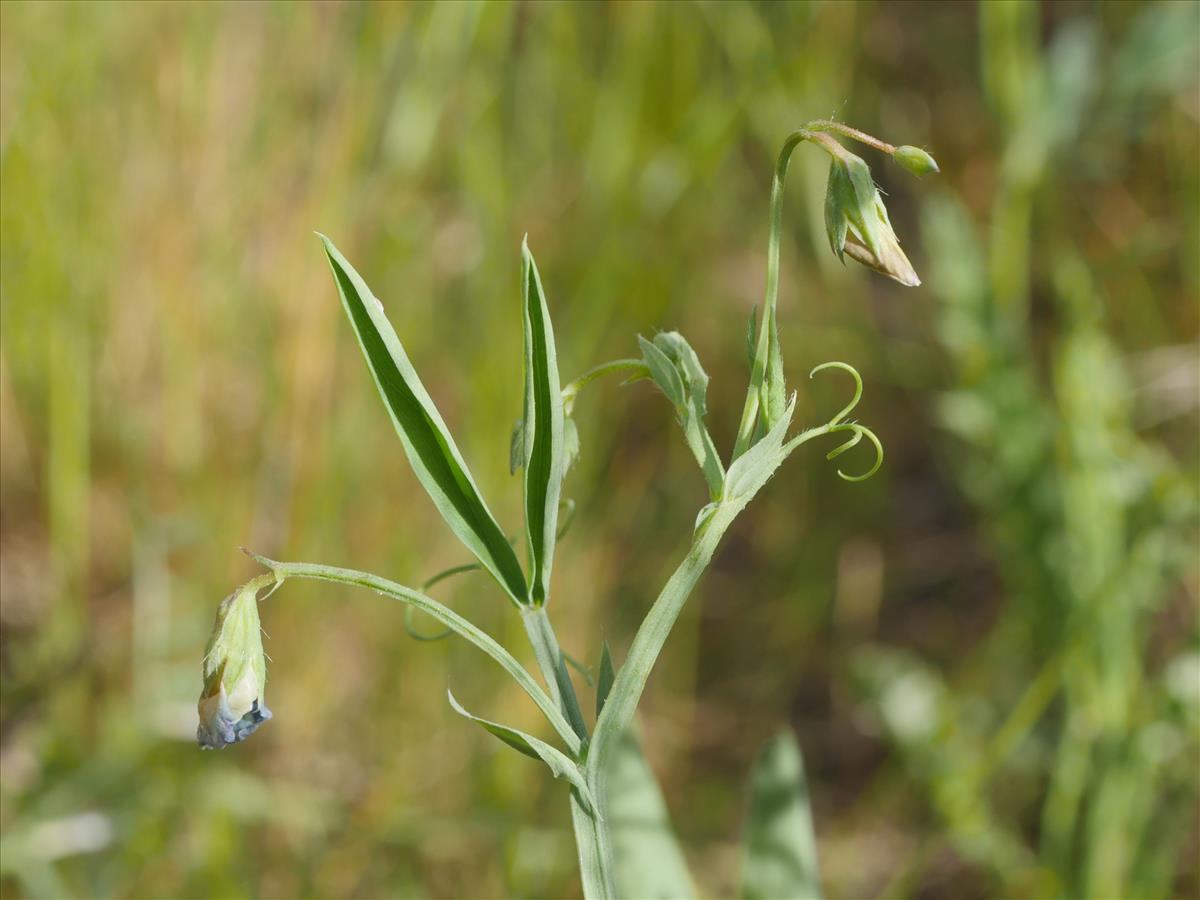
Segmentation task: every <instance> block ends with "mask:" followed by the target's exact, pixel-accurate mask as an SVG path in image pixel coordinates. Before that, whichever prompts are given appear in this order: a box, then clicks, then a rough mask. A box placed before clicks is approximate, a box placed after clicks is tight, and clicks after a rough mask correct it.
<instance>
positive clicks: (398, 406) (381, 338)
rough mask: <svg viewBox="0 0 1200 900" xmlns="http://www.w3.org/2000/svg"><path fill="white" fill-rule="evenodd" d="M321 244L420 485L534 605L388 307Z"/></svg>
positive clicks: (486, 562) (511, 587) (519, 598)
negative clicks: (401, 338)
mask: <svg viewBox="0 0 1200 900" xmlns="http://www.w3.org/2000/svg"><path fill="white" fill-rule="evenodd" d="M319 237H320V238H321V240H322V242H324V244H325V253H326V256H327V257H328V258H329V265H330V268H332V269H333V278H334V281H335V282H336V284H337V289H338V294H339V295H340V296H341V298H342V305H343V306H344V307H345V309H346V315H347V316H348V317H349V319H350V324H351V325H352V326H353V327H354V332H355V334H356V335H357V336H358V342H359V345H360V346H361V347H362V351H363V356H365V357H366V360H367V366H368V367H369V368H370V370H371V375H372V377H373V378H374V379H375V385H376V386H377V387H378V388H379V395H380V397H382V398H383V403H384V405H385V406H386V407H387V410H388V414H389V415H390V416H391V419H392V424H393V425H394V426H395V428H396V433H397V434H398V435H399V436H400V441H401V443H402V444H403V445H404V452H405V454H407V456H408V461H409V463H410V464H411V465H412V468H413V471H414V472H415V473H416V476H417V479H418V480H419V481H420V482H421V485H422V487H424V488H425V490H426V492H427V493H428V494H429V496H430V498H431V499H432V500H433V502H434V505H435V506H437V509H438V512H440V513H441V514H442V518H444V519H445V520H446V523H447V524H448V525H449V526H450V529H451V530H452V531H453V532H454V533H455V535H457V536H458V539H459V540H460V541H462V542H463V543H464V544H465V545H466V546H467V548H468V549H469V550H470V551H471V552H472V553H474V554H475V556H476V557H477V558H478V559H479V561H480V563H482V564H483V566H484V568H485V569H487V570H488V572H490V573H491V574H492V576H493V577H495V579H496V580H497V581H498V582H499V583H500V586H501V587H503V588H504V590H505V591H506V592H507V593H508V594H509V596H510V597H512V599H513V600H514V601H515V602H516V603H517V604H524V603H526V602H527V593H528V591H527V588H526V584H525V576H524V574H523V573H522V571H521V564H520V563H519V562H518V561H517V555H516V553H515V552H514V551H513V549H512V545H511V544H509V542H508V538H507V537H506V536H505V534H504V532H503V530H501V528H500V526H499V525H498V524H497V523H496V520H495V519H494V518H492V514H491V512H490V511H489V510H488V507H487V504H486V503H484V501H483V497H482V496H481V495H480V493H479V489H478V488H477V487H476V486H475V481H474V479H473V478H472V477H471V473H470V472H469V471H468V469H467V464H466V463H465V462H464V461H463V458H462V455H461V454H460V453H459V452H458V447H457V446H456V445H455V443H454V438H453V437H451V436H450V431H449V429H447V428H446V423H445V422H443V421H442V417H441V415H440V414H439V413H438V410H437V407H436V406H435V405H434V403H433V400H432V399H430V397H429V394H428V392H426V390H425V387H424V385H422V384H421V379H420V378H418V377H417V373H416V370H415V369H413V367H412V364H411V363H410V362H409V360H408V355H407V354H406V353H405V352H404V347H403V345H402V344H401V343H400V338H399V337H397V336H396V332H395V330H394V329H393V328H392V326H391V323H390V322H388V319H387V316H386V315H384V312H383V304H381V303H380V302H379V301H378V300H377V299H376V298H375V295H374V294H372V293H371V289H370V288H368V287H367V285H366V282H364V281H363V279H362V277H361V276H360V275H359V274H358V272H356V271H355V270H354V267H353V266H351V265H350V263H348V262H347V261H346V258H345V257H344V256H342V254H341V253H340V252H339V251H338V249H337V248H336V247H335V246H334V245H333V242H332V241H330V240H329V238H327V237H325V236H324V235H319Z"/></svg>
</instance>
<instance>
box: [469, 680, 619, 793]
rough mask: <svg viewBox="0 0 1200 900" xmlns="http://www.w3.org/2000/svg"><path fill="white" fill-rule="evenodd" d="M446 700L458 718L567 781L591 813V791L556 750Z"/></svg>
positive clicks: (577, 771) (573, 765) (581, 777)
mask: <svg viewBox="0 0 1200 900" xmlns="http://www.w3.org/2000/svg"><path fill="white" fill-rule="evenodd" d="M446 696H447V697H449V698H450V705H451V706H452V707H454V711H455V712H456V713H458V714H459V715H461V716H465V717H466V718H468V719H470V720H471V721H472V722H477V723H479V724H480V725H482V726H483V727H484V728H485V729H486V730H487V731H490V732H491V733H492V734H494V735H495V736H496V737H498V738H500V740H502V741H504V743H506V744H508V746H510V747H512V748H513V749H514V750H516V751H518V752H520V753H524V754H525V755H526V756H528V757H529V758H530V759H540V760H541V761H542V762H544V763H545V764H546V765H547V766H549V767H550V771H551V773H552V774H553V775H554V777H555V778H563V779H566V780H567V781H569V782H570V783H571V785H572V787H574V788H575V790H576V791H578V792H579V796H580V797H581V798H582V799H583V802H584V805H585V806H586V807H587V808H588V810H589V811H590V812H594V811H595V809H596V804H595V802H594V801H593V799H592V791H591V788H589V787H588V784H587V781H586V780H585V778H584V777H583V772H582V771H581V770H580V768H579V766H577V765H576V764H575V762H574V761H573V760H572V759H571V757H569V756H567V755H566V754H565V753H563V752H562V751H561V750H558V749H556V748H554V747H552V746H550V745H549V744H547V743H546V742H545V741H542V740H539V739H537V738H535V737H534V736H533V735H531V734H526V733H525V732H523V731H518V730H517V729H515V728H509V727H508V726H507V725H501V724H500V723H498V722H492V721H489V720H488V719H481V718H480V717H479V716H476V715H472V714H471V713H469V712H467V711H466V710H465V709H463V707H462V705H461V704H460V703H459V702H458V701H457V700H455V699H454V695H453V694H452V693H450V692H449V691H446Z"/></svg>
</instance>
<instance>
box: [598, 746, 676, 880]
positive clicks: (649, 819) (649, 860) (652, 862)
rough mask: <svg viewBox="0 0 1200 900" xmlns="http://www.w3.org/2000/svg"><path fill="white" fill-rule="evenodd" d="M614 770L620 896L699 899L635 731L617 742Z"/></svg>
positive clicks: (611, 808) (612, 805)
mask: <svg viewBox="0 0 1200 900" xmlns="http://www.w3.org/2000/svg"><path fill="white" fill-rule="evenodd" d="M609 766H610V768H609V775H608V821H609V827H610V828H611V829H612V843H613V868H614V870H615V871H614V875H615V880H616V883H617V892H618V894H619V896H622V897H647V898H650V897H653V898H662V900H667V898H690V897H695V896H696V886H695V885H694V884H693V882H692V876H691V874H690V873H689V872H688V867H687V860H686V859H685V858H684V855H683V851H682V850H681V849H680V847H679V842H678V841H677V840H676V838H675V832H674V830H673V829H672V828H671V819H670V815H669V813H668V811H667V804H666V801H665V800H664V799H663V795H662V790H661V789H660V788H659V786H658V781H657V779H656V778H655V777H654V771H653V770H652V769H651V768H650V765H649V763H647V762H646V758H645V756H643V755H642V749H641V747H639V746H638V742H637V738H636V737H634V735H633V733H632V732H631V731H627V732H626V733H625V734H624V735H623V736H622V738H621V740H620V741H619V742H618V744H617V746H616V748H615V752H614V754H613V758H612V760H611V761H610V762H609Z"/></svg>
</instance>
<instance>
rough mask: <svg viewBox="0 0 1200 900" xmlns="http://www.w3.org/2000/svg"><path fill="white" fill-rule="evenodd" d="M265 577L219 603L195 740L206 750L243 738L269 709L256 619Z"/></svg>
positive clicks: (206, 660)
mask: <svg viewBox="0 0 1200 900" xmlns="http://www.w3.org/2000/svg"><path fill="white" fill-rule="evenodd" d="M262 586H263V585H262V581H261V579H255V580H254V581H251V582H250V583H249V584H245V585H243V586H242V587H240V588H238V589H237V590H236V591H234V592H233V593H232V594H230V595H229V596H228V597H226V598H225V599H224V600H222V601H221V605H220V607H218V609H217V619H216V622H215V623H214V624H213V632H212V636H211V637H210V638H209V639H208V647H207V648H206V649H205V651H204V663H203V675H204V689H203V690H202V691H201V692H200V703H199V705H198V710H199V713H200V727H199V728H197V729H196V741H197V743H199V744H200V746H201V747H203V748H204V749H206V750H209V749H220V748H222V747H224V746H226V745H228V744H236V743H237V742H239V741H244V740H245V739H246V738H248V737H249V736H250V735H251V734H253V733H254V731H255V729H256V728H258V726H259V725H261V724H262V723H263V722H265V721H266V720H267V719H269V718H271V711H270V710H269V709H267V704H266V702H265V701H264V699H263V689H264V687H265V686H266V683H267V662H266V656H265V655H264V653H263V645H262V626H261V625H260V624H259V619H258V589H259V588H260V587H262Z"/></svg>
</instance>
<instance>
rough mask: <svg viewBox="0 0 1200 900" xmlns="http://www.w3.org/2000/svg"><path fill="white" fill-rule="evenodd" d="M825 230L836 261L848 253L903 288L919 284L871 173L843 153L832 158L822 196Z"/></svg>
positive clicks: (865, 165) (856, 159)
mask: <svg viewBox="0 0 1200 900" xmlns="http://www.w3.org/2000/svg"><path fill="white" fill-rule="evenodd" d="M825 229H826V232H827V233H828V235H829V243H830V246H831V247H832V248H833V252H834V253H836V254H837V255H838V258H839V259H841V260H842V261H843V262H845V256H846V255H847V254H848V255H849V256H850V258H851V259H854V260H857V261H858V262H860V263H862V264H863V265H865V266H868V267H870V268H872V269H874V270H875V271H877V272H880V273H882V274H884V275H887V276H888V277H889V278H892V279H895V280H896V281H898V282H900V283H901V284H903V285H905V286H907V287H916V286H917V285H919V284H920V283H921V279H920V278H918V277H917V273H916V272H915V271H914V270H913V267H912V263H910V262H909V261H908V257H907V256H905V255H904V251H903V250H901V249H900V241H899V240H898V239H897V238H896V233H895V232H894V231H893V230H892V223H891V222H890V221H889V220H888V214H887V207H885V206H884V205H883V198H882V197H880V196H879V190H878V189H877V188H876V187H875V182H874V181H873V180H872V178H871V170H870V169H869V168H868V167H867V164H866V163H865V162H864V161H863V160H862V159H861V158H860V157H857V156H855V155H854V154H853V153H850V152H849V151H846V150H841V152H839V153H837V154H836V155H835V156H834V157H833V161H832V163H831V164H830V167H829V187H828V190H827V192H826V194H825Z"/></svg>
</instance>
